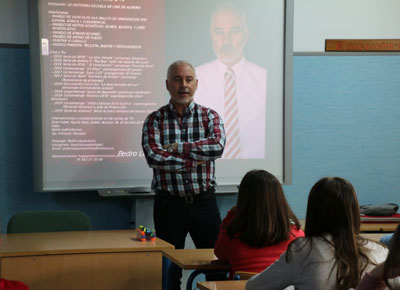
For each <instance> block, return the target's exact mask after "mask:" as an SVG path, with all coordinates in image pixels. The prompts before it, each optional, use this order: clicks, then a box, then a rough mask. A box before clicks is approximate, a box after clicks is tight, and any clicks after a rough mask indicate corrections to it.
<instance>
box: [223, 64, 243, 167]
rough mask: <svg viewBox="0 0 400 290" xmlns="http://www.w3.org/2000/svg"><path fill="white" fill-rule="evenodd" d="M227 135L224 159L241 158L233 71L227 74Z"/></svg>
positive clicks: (229, 70) (225, 120) (228, 70)
mask: <svg viewBox="0 0 400 290" xmlns="http://www.w3.org/2000/svg"><path fill="white" fill-rule="evenodd" d="M224 122H225V134H226V144H225V150H224V155H223V158H225V159H236V158H240V136H239V110H238V102H237V96H236V77H235V73H234V72H233V70H232V69H230V68H228V69H227V70H226V72H225V119H224Z"/></svg>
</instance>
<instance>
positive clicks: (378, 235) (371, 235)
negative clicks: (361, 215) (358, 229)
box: [360, 233, 387, 242]
mask: <svg viewBox="0 0 400 290" xmlns="http://www.w3.org/2000/svg"><path fill="white" fill-rule="evenodd" d="M386 234H387V233H361V234H360V235H361V236H362V237H364V238H367V239H370V240H373V241H375V242H379V240H380V238H382V237H383V236H384V235H386Z"/></svg>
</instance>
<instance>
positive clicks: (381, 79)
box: [285, 55, 400, 217]
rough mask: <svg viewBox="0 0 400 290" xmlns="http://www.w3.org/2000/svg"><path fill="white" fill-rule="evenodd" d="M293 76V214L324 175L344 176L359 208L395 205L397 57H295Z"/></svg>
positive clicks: (289, 190)
mask: <svg viewBox="0 0 400 290" xmlns="http://www.w3.org/2000/svg"><path fill="white" fill-rule="evenodd" d="M293 73H294V75H293V78H294V86H293V90H294V93H293V94H294V95H293V184H292V185H290V186H285V192H286V194H287V196H288V199H289V202H290V204H291V205H292V207H293V208H294V210H295V212H296V213H297V214H298V215H299V216H300V217H304V216H305V207H306V199H307V195H308V192H309V190H310V188H311V186H312V185H313V184H314V183H315V181H316V180H318V179H319V178H321V177H323V176H342V177H345V178H347V179H348V180H349V181H350V182H352V183H353V185H354V186H355V188H356V191H357V194H358V198H359V202H360V204H367V203H385V202H396V203H400V182H399V181H400V56H398V55H394V56H296V57H294V72H293Z"/></svg>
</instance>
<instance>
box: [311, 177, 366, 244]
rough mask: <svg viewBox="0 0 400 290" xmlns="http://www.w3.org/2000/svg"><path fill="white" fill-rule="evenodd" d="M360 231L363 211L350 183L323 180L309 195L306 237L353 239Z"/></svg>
mask: <svg viewBox="0 0 400 290" xmlns="http://www.w3.org/2000/svg"><path fill="white" fill-rule="evenodd" d="M359 231H360V209H359V205H358V200H357V196H356V192H355V190H354V188H353V186H352V185H351V183H350V182H348V181H347V180H346V179H343V178H340V177H325V178H322V179H320V180H319V181H318V182H317V183H316V184H315V185H314V186H313V187H312V188H311V191H310V194H309V196H308V204H307V215H306V228H305V234H306V236H308V237H313V236H321V235H324V234H330V235H332V236H333V237H338V236H342V235H351V236H354V235H357V234H358V233H359Z"/></svg>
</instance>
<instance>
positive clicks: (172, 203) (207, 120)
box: [142, 61, 225, 289]
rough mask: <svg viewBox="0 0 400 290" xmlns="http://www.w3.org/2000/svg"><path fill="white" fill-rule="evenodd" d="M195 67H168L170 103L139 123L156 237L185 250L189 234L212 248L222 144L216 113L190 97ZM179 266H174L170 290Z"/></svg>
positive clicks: (217, 219) (217, 218)
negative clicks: (149, 175) (150, 176)
mask: <svg viewBox="0 0 400 290" xmlns="http://www.w3.org/2000/svg"><path fill="white" fill-rule="evenodd" d="M197 83H198V81H197V78H196V74H195V70H194V68H193V66H192V65H191V64H190V63H188V62H186V61H176V62H174V63H172V64H171V65H170V66H169V68H168V73H167V80H166V86H167V90H168V91H169V94H170V96H171V99H170V102H169V104H167V105H165V106H163V107H161V108H160V109H159V110H157V111H155V112H153V113H151V114H150V115H149V116H148V117H147V119H146V120H145V122H144V124H143V135H142V147H143V151H144V154H145V156H146V160H147V163H148V165H149V166H150V167H151V168H153V174H154V175H153V182H152V188H153V189H154V191H155V192H156V196H155V199H154V225H155V229H156V233H157V236H158V237H160V238H161V239H163V240H165V241H167V242H169V243H171V244H173V245H174V246H175V248H176V249H183V248H184V246H185V238H186V236H187V233H190V236H191V237H192V239H193V242H194V244H195V246H196V248H213V247H214V244H215V241H216V239H217V235H218V230H219V229H218V228H219V225H220V223H221V217H220V213H219V209H218V206H217V202H216V198H215V194H214V192H215V186H216V182H215V163H214V160H215V159H217V158H219V157H221V155H222V153H223V150H224V145H225V132H224V126H223V123H222V120H221V118H220V117H219V115H218V114H217V113H216V112H215V111H213V110H211V109H209V108H206V107H203V106H200V105H198V104H196V103H195V102H194V101H193V95H194V93H195V91H196V89H197ZM181 277H182V270H181V269H180V268H178V267H177V266H175V265H174V269H173V289H180V278H181Z"/></svg>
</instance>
